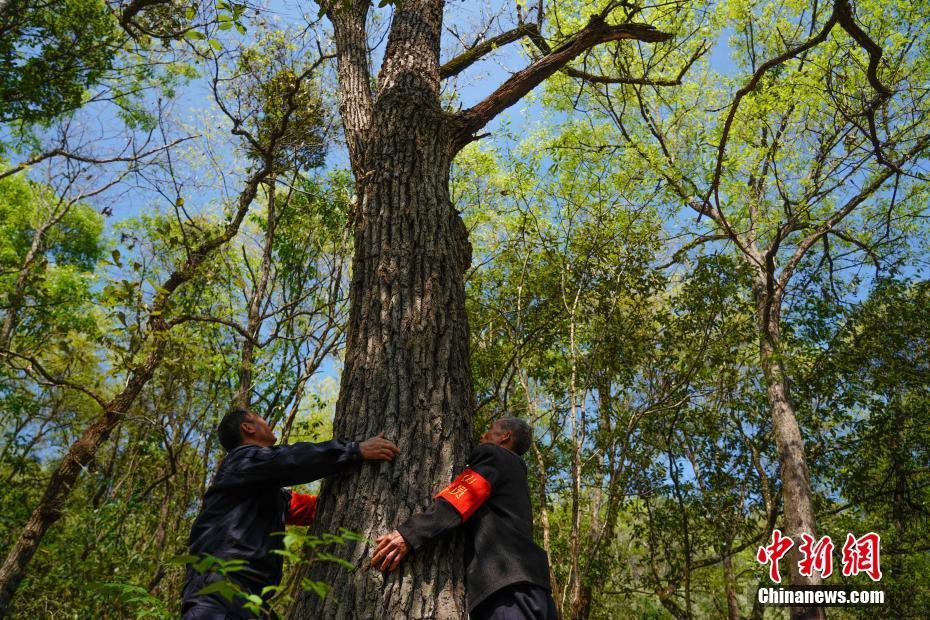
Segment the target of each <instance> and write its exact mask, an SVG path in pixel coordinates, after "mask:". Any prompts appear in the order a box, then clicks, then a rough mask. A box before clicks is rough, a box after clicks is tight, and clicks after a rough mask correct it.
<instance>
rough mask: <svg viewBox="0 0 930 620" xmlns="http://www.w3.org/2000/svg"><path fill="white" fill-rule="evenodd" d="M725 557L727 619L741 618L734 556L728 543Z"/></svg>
mask: <svg viewBox="0 0 930 620" xmlns="http://www.w3.org/2000/svg"><path fill="white" fill-rule="evenodd" d="M724 553H725V554H726V555H725V556H724V558H723V582H724V588H725V589H726V594H727V620H740V618H741V617H742V616H740V613H739V599H738V598H737V597H736V578H735V577H734V575H733V558H732V556H731V555H730V548H729V545H727V548H726V550H725V551H724Z"/></svg>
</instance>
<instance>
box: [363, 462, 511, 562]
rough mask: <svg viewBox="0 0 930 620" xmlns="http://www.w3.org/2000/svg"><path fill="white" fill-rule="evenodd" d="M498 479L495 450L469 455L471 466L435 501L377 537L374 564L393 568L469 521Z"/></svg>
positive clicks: (373, 556)
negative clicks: (411, 554) (393, 528)
mask: <svg viewBox="0 0 930 620" xmlns="http://www.w3.org/2000/svg"><path fill="white" fill-rule="evenodd" d="M496 480H497V468H496V466H495V463H494V458H493V449H491V448H485V447H483V446H482V447H479V448H478V449H477V450H475V452H474V453H473V454H472V456H471V458H469V464H468V467H466V469H465V471H463V472H462V473H461V474H459V476H458V477H457V478H456V479H455V480H453V481H452V483H451V484H449V486H447V487H446V488H444V489H443V490H442V491H440V492H439V493H438V494H437V495H436V499H435V501H433V503H432V504H431V505H430V506H429V507H428V508H427V509H426V510H424V511H423V512H418V513H417V514H415V515H413V516H411V517H410V518H409V519H407V520H406V521H405V522H404V523H403V525H401V526H400V527H398V528H397V529H396V530H394V531H393V532H391V533H390V534H385V535H383V536H380V537H378V538H377V539H376V540H375V544H376V547H375V552H374V554H373V555H372V557H371V565H372V566H375V567H377V568H378V569H379V570H383V571H392V570H394V569H395V568H397V567H398V565H399V564H400V561H401V560H403V559H404V558H405V557H406V556H407V555H408V554H409V553H410V552H411V551H416V550H418V549H420V548H421V547H423V546H424V545H426V544H427V543H429V542H431V541H433V540H435V539H437V538H439V537H440V536H442V535H443V534H445V533H446V532H448V531H450V530H452V529H454V528H456V527H458V526H459V525H461V524H462V523H464V522H465V521H467V520H468V518H469V517H471V516H472V515H473V514H474V513H475V511H477V510H478V508H480V507H481V505H482V504H484V502H485V501H486V500H487V499H488V498H489V497H490V496H491V490H492V485H493V483H494V482H495V481H496Z"/></svg>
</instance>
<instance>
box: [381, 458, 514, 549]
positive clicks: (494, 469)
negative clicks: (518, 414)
mask: <svg viewBox="0 0 930 620" xmlns="http://www.w3.org/2000/svg"><path fill="white" fill-rule="evenodd" d="M501 449H502V448H498V447H497V446H490V445H481V446H478V448H476V449H475V451H474V452H472V453H471V456H469V457H468V464H467V465H466V466H465V469H466V471H467V470H471V471H472V472H475V473H477V474H479V475H480V476H481V477H482V478H484V480H485V481H486V482H487V483H488V484H489V485H490V487H491V489H492V490H493V487H494V484H495V482H496V481H497V479H498V475H499V474H498V463H497V456H498V455H497V454H496V453H495V450H501ZM462 523H464V519H463V518H462V515H461V514H460V512H459V511H458V510H457V509H456V508H455V507H454V506H453V505H452V504H450V503H449V502H448V501H446V500H445V499H443V498H441V497H437V498H436V500H434V501H433V503H432V505H430V506H429V507H428V508H427V509H426V510H424V511H423V512H418V513H417V514H415V515H413V516H411V517H410V518H409V519H407V520H406V521H405V522H404V523H403V524H402V525H401V526H400V527H398V528H397V531H398V532H400V535H401V536H403V537H404V540H406V541H407V544H408V545H410V547H411V548H412V549H413V550H414V551H416V550H418V549H420V548H421V547H423V546H424V545H426V544H427V543H429V542H430V541H432V540H435V539H437V538H439V537H440V536H442V535H443V534H445V533H446V532H448V531H450V530H452V529H454V528H456V527H458V526H459V525H461V524H462Z"/></svg>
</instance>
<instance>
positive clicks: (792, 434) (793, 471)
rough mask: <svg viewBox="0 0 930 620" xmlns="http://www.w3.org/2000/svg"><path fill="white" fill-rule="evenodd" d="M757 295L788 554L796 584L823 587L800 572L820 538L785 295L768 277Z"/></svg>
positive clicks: (802, 614)
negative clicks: (789, 355) (786, 358)
mask: <svg viewBox="0 0 930 620" xmlns="http://www.w3.org/2000/svg"><path fill="white" fill-rule="evenodd" d="M754 295H755V300H756V321H757V326H758V330H759V361H760V365H761V367H762V374H763V376H764V378H765V386H766V391H767V393H768V400H769V406H770V407H771V408H772V429H773V431H774V434H775V445H776V448H777V449H778V460H779V465H780V470H781V488H782V496H783V498H784V506H785V509H784V515H785V519H784V523H785V528H786V530H787V531H786V532H785V535H786V536H789V537H791V538H792V539H793V540H794V546H793V547H792V548H791V550H790V552H789V554H788V556H787V558H788V562H787V564H788V566H787V568H788V571H789V574H790V576H791V584H792V585H819V584H820V583H821V578H820V575H819V574H818V573H817V572H816V571H814V572H813V574H812V575H811V576H810V577H805V576H804V575H801V574H800V572H799V571H798V561H799V560H800V559H801V556H800V553H799V547H800V545H801V542H802V539H801V534H805V533H806V534H809V535H810V536H812V537H815V538H816V520H815V517H814V501H813V496H812V494H811V486H810V474H809V473H808V470H807V458H806V457H805V454H804V440H803V438H802V437H801V429H800V427H799V426H798V420H797V416H796V415H795V408H794V403H793V402H792V401H791V398H790V396H789V393H788V378H787V376H786V375H785V369H784V366H783V364H782V360H781V327H780V314H781V307H780V297H778V296H776V295H774V294H773V293H771V292H770V291H769V290H768V289H767V285H766V279H765V278H764V277H763V276H760V277H759V278H757V281H756V283H755V285H754ZM783 564H784V563H783ZM791 617H792V618H805V619H807V618H823V617H824V616H823V612H822V609H820V608H816V607H814V608H802V607H793V608H792V609H791Z"/></svg>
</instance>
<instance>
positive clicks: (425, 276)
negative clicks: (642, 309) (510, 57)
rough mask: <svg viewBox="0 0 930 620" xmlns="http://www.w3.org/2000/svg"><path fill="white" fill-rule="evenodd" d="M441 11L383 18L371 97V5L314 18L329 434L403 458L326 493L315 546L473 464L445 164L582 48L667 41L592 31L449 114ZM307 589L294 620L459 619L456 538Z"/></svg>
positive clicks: (377, 529)
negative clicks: (343, 153) (335, 352)
mask: <svg viewBox="0 0 930 620" xmlns="http://www.w3.org/2000/svg"><path fill="white" fill-rule="evenodd" d="M443 5H444V3H443V2H442V1H441V0H419V1H417V0H405V2H403V3H397V4H396V5H395V6H394V14H393V20H392V23H391V28H390V33H389V36H388V43H387V47H386V49H385V54H384V60H383V62H382V65H381V70H380V73H379V75H378V78H377V84H376V93H377V94H376V96H373V94H372V92H371V90H370V82H371V80H370V76H369V70H368V66H369V64H368V63H369V57H368V47H367V37H366V33H365V20H366V16H367V14H368V9H369V6H370V5H369V3H368V2H364V1H356V2H334V3H332V4H331V5H329V6H325V7H324V9H326V12H327V15H328V17H329V19H330V21H331V23H332V25H333V32H334V35H335V42H336V48H337V61H338V66H337V73H338V78H339V90H340V93H339V94H340V98H341V103H340V113H341V115H342V121H343V127H344V130H345V134H346V142H347V144H348V147H349V158H350V162H351V165H352V171H353V173H354V175H355V179H356V187H357V189H356V195H357V196H358V203H357V204H356V206H355V212H354V213H353V216H354V226H355V230H354V235H355V256H354V258H353V274H352V284H351V288H350V292H349V303H350V318H349V327H348V336H347V349H346V361H345V368H344V370H343V373H342V380H341V385H340V393H339V399H338V402H337V404H336V413H335V420H334V434H335V435H336V436H340V437H347V438H355V439H358V438H362V437H366V436H370V435H372V434H374V433H378V432H381V431H384V432H385V433H386V435H387V437H389V438H391V439H393V440H395V441H396V442H397V444H398V446H400V448H401V450H402V451H403V452H402V454H401V456H400V457H399V459H398V460H397V461H396V462H395V463H394V464H393V465H387V464H384V465H379V466H377V467H374V466H366V467H363V468H360V469H358V470H356V471H354V472H351V473H349V474H347V475H346V476H343V477H340V478H338V479H331V480H327V481H326V482H325V483H324V484H323V489H322V493H321V496H320V503H319V513H318V517H317V521H316V524H315V531H318V532H320V531H338V530H339V528H341V527H344V528H347V529H349V530H352V531H354V532H357V533H359V534H362V535H363V536H367V537H369V538H372V539H373V538H375V537H377V536H378V535H380V534H383V533H385V532H387V531H389V530H390V529H392V528H393V527H394V526H396V525H398V524H399V523H400V522H401V521H402V520H403V519H405V518H406V517H407V516H409V515H410V514H411V513H412V512H414V511H416V510H419V509H422V508H423V507H425V506H427V505H428V504H429V503H430V501H431V500H432V496H433V494H434V493H435V491H436V490H437V489H439V488H441V487H442V486H443V485H445V484H447V483H448V481H449V480H450V479H451V477H452V474H453V473H454V472H455V470H456V469H458V468H460V467H461V466H462V465H463V462H464V459H465V457H466V455H467V454H468V452H469V449H470V448H471V444H472V413H473V408H474V402H473V399H474V396H473V391H472V381H471V370H470V361H469V343H468V322H467V316H466V313H465V291H464V280H463V277H464V273H465V270H466V269H467V267H468V265H469V262H470V254H471V248H470V245H469V242H468V235H467V231H466V229H465V226H464V224H463V223H462V220H461V218H460V217H459V215H458V213H457V212H456V211H455V209H454V208H453V206H452V202H451V200H450V196H449V189H448V184H449V176H450V171H451V165H452V160H453V158H454V157H455V155H456V153H457V152H458V151H459V150H460V149H461V148H462V147H463V146H464V145H465V144H467V143H468V142H470V141H471V140H474V139H475V133H476V132H477V131H479V130H480V129H481V128H482V127H484V125H485V124H486V123H487V122H488V121H490V120H491V119H492V118H494V117H495V116H496V115H497V114H499V113H500V112H501V111H503V110H504V109H506V108H507V107H509V106H511V105H513V104H514V103H516V102H517V101H519V100H520V99H521V98H522V97H523V96H524V95H526V94H527V93H528V92H529V91H530V90H532V88H534V87H535V86H537V85H538V84H540V83H541V82H542V81H543V80H545V79H546V78H548V77H549V76H551V75H552V74H553V73H555V72H556V71H558V70H559V69H560V68H561V67H563V66H564V65H565V64H566V63H567V62H569V61H570V60H572V59H573V58H575V57H577V56H578V55H579V54H580V53H582V52H583V51H585V50H586V49H589V48H590V47H592V46H593V45H595V44H597V43H602V42H604V41H616V40H620V39H629V38H638V39H642V40H650V41H657V40H662V39H665V38H668V37H667V35H663V34H662V33H658V32H656V31H655V30H654V29H652V28H649V27H647V26H643V25H640V24H625V25H621V26H609V25H607V24H606V22H605V21H604V17H603V16H600V17H597V16H596V17H594V18H592V20H591V22H590V23H589V24H588V26H586V27H585V28H583V29H582V30H580V31H579V32H577V33H575V35H573V36H572V37H569V38H568V39H567V40H566V41H565V42H564V43H563V44H562V45H560V46H558V47H556V48H555V49H553V50H552V51H551V52H550V53H549V54H547V55H546V56H544V57H543V58H541V59H539V60H537V61H536V62H534V63H532V64H531V65H530V66H528V67H527V68H526V69H524V70H523V71H520V72H518V73H516V74H515V75H514V76H513V77H511V78H510V79H509V80H507V81H506V82H505V83H504V84H502V85H501V86H500V87H499V88H498V89H497V90H495V91H494V92H493V93H492V94H490V95H489V97H488V98H487V99H485V100H484V101H482V102H480V103H479V104H477V105H476V106H474V107H473V108H471V109H468V110H465V111H463V112H460V113H457V114H451V113H447V112H444V111H443V110H442V108H441V105H440V99H439V85H440V79H441V78H442V77H447V76H449V75H452V74H454V73H455V71H454V70H449V69H447V70H442V68H441V67H440V63H439V48H440V33H441V29H442V13H443ZM514 40H515V39H514ZM488 51H490V50H488ZM473 55H474V54H473ZM466 64H468V63H458V65H455V64H454V61H453V62H450V63H447V65H451V66H464V65H466ZM343 555H344V556H346V557H347V559H348V560H349V561H350V562H351V563H352V564H354V565H355V566H356V567H358V569H362V568H363V567H364V566H365V564H366V563H367V561H368V555H369V550H368V548H367V545H366V544H363V543H358V544H351V545H350V546H349V547H348V548H347V549H346V550H345V552H344V553H343ZM311 575H312V578H313V579H315V580H319V581H324V582H326V583H327V584H329V585H330V586H332V592H331V594H330V595H329V596H328V597H327V598H326V599H320V598H319V597H317V596H316V595H315V594H313V593H303V594H302V595H301V596H300V598H299V599H298V600H297V602H296V603H295V605H294V607H293V608H292V610H291V617H294V618H362V617H364V618H461V617H464V616H465V614H466V608H465V596H464V566H463V562H462V556H461V548H460V545H459V544H457V539H455V538H453V539H451V540H447V541H445V542H443V543H440V544H438V545H435V546H433V547H432V548H430V549H428V550H424V551H422V552H420V553H418V554H416V555H415V556H411V557H410V558H408V560H406V561H405V562H404V563H403V564H402V565H401V568H400V569H399V570H398V571H397V572H396V573H392V574H390V575H387V576H384V575H381V574H380V573H378V572H377V571H373V570H372V571H367V570H355V571H347V570H345V569H344V568H342V567H340V566H337V565H334V564H326V563H318V564H315V565H313V567H312V568H311Z"/></svg>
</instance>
